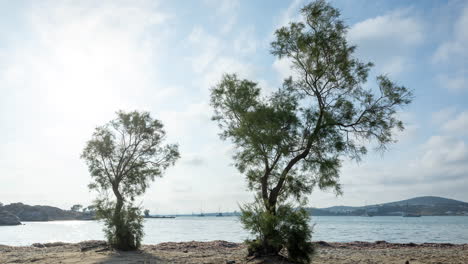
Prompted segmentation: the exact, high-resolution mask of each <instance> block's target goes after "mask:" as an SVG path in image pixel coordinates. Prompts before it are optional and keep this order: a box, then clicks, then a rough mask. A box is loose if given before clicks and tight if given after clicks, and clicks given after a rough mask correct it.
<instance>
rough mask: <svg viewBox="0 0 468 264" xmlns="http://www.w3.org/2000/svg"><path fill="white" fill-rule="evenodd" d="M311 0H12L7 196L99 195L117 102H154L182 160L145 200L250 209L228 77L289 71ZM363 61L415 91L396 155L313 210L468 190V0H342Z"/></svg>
mask: <svg viewBox="0 0 468 264" xmlns="http://www.w3.org/2000/svg"><path fill="white" fill-rule="evenodd" d="M307 3H308V2H307V1H305V0H303V1H301V0H292V1H284V0H275V1H270V0H268V1H266V0H265V1H247V0H231V1H228V0H226V1H221V0H218V1H216V0H200V1H189V0H179V1H145V0H138V1H91V0H89V1H87V0H80V1H47V0H45V1H32V0H31V1H21V0H19V1H7V0H0V202H3V203H4V204H6V203H12V202H23V203H26V204H41V205H52V206H57V207H60V208H70V207H71V206H72V205H73V204H77V203H78V204H83V205H89V204H90V203H91V201H92V200H93V199H94V198H95V197H96V193H94V192H90V191H89V190H88V188H87V185H88V184H89V183H90V182H91V177H90V175H89V173H88V170H87V167H86V164H85V162H84V161H83V160H82V159H80V154H81V152H82V150H83V148H84V146H85V143H86V141H87V140H89V139H90V138H91V135H92V133H93V130H94V128H95V127H97V126H100V125H103V124H105V123H106V122H108V121H110V120H112V119H113V118H115V112H116V111H118V110H124V111H131V110H138V111H149V112H150V113H151V115H152V117H154V118H156V119H159V120H161V121H162V122H163V124H164V126H165V130H166V132H167V135H168V143H178V144H179V145H180V152H181V159H180V160H179V161H178V162H177V163H176V165H175V166H174V167H171V168H170V169H168V170H167V171H166V173H165V175H164V177H163V178H158V179H156V180H155V181H154V182H153V183H152V184H151V187H150V188H149V189H148V190H147V192H146V194H144V195H143V196H142V197H141V198H140V199H139V202H141V206H143V207H144V208H148V209H150V210H151V212H152V213H160V214H173V213H191V212H195V213H198V212H199V211H201V210H203V211H204V212H215V211H218V210H221V211H233V210H238V205H239V204H242V203H245V202H248V201H251V200H252V197H253V194H252V193H251V192H249V191H248V190H247V184H246V181H245V179H244V177H243V176H242V175H241V174H240V173H239V172H237V171H236V169H235V168H234V167H233V166H232V164H233V160H232V158H231V156H232V154H233V150H234V147H233V145H232V144H231V143H230V142H228V141H222V140H221V139H220V138H219V136H218V134H219V133H220V130H219V128H218V127H217V125H216V124H215V123H214V122H213V121H211V120H210V118H211V116H212V109H211V107H210V105H209V92H210V88H212V87H213V86H214V85H216V84H217V82H218V81H219V80H220V78H221V76H222V74H223V73H237V74H238V75H239V76H240V77H241V78H247V79H250V80H253V81H255V82H258V83H259V85H260V86H261V87H262V89H264V92H265V93H268V92H271V91H273V90H275V89H276V88H278V87H280V86H281V83H282V80H283V79H284V78H285V77H288V76H290V75H291V70H290V69H289V65H290V64H289V62H288V61H287V60H284V59H282V60H278V59H277V58H275V57H274V56H273V55H271V54H270V42H271V41H272V40H273V39H274V32H275V30H276V29H278V28H279V27H281V26H285V25H287V24H288V23H289V22H293V21H298V20H300V15H299V10H300V8H301V7H302V6H304V5H305V4H307ZM330 3H331V4H332V5H333V6H335V7H337V8H339V9H340V11H341V15H342V19H343V20H344V21H345V23H346V24H347V25H348V26H349V31H348V35H347V38H348V41H349V42H350V43H352V44H353V45H357V47H358V48H357V52H356V56H357V57H358V58H360V59H362V60H364V61H372V62H374V63H375V67H374V68H373V70H372V71H371V74H370V77H369V82H368V83H367V84H366V85H368V86H369V87H373V86H375V84H376V82H375V76H376V75H378V74H386V75H387V76H388V77H389V78H391V79H392V80H393V81H395V82H397V83H398V84H399V85H404V86H406V87H408V88H410V89H412V90H413V91H414V94H415V99H414V101H413V103H412V104H411V105H410V106H409V107H407V108H405V109H404V110H403V111H401V112H399V113H398V115H399V117H400V118H401V119H402V120H403V121H404V122H405V124H406V130H405V131H404V132H399V133H398V134H397V139H398V143H396V144H393V145H392V146H390V148H389V149H388V151H387V152H385V153H383V154H382V153H380V152H375V151H370V152H369V153H368V155H367V156H366V157H364V159H363V160H362V161H361V162H360V163H356V162H352V161H345V162H344V165H343V168H342V170H341V177H340V182H341V184H342V185H343V192H344V193H343V195H341V196H338V197H337V196H336V195H335V194H334V193H333V192H332V191H320V190H314V192H313V194H312V195H310V197H309V198H310V199H309V206H313V207H328V206H334V205H364V204H376V203H383V202H390V201H395V200H402V199H407V198H412V197H416V196H423V195H434V196H442V197H447V198H453V199H458V200H462V201H468V192H467V191H466V190H467V189H468V146H467V144H468V49H467V48H466V47H467V46H468V2H467V1H462V0H460V1H439V0H437V1H435V0H434V1H431V0H419V1H400V0H396V1H381V0H357V1H344V0H340V1H339V0H335V1H331V2H330Z"/></svg>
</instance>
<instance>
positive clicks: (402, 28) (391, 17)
mask: <svg viewBox="0 0 468 264" xmlns="http://www.w3.org/2000/svg"><path fill="white" fill-rule="evenodd" d="M410 11H411V10H409V9H408V10H396V11H393V12H390V13H387V14H385V15H382V16H377V17H374V18H369V19H366V20H364V21H362V22H359V23H356V24H355V25H353V26H352V27H351V29H350V30H349V32H348V34H349V40H350V41H351V42H353V43H360V42H363V41H372V42H375V41H378V42H384V41H385V42H387V41H389V42H391V43H392V45H416V44H419V43H421V42H422V41H423V39H424V34H423V26H422V24H421V22H420V21H419V20H418V19H416V18H414V17H410V16H409V14H410Z"/></svg>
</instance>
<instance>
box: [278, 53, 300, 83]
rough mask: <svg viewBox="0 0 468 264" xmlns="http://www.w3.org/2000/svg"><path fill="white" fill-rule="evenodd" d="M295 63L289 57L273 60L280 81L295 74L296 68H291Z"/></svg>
mask: <svg viewBox="0 0 468 264" xmlns="http://www.w3.org/2000/svg"><path fill="white" fill-rule="evenodd" d="M292 66H293V63H292V61H291V59H289V58H281V59H276V60H275V61H274V62H273V69H274V70H275V71H276V72H277V73H278V77H279V79H280V81H282V80H284V79H286V78H289V77H291V76H293V77H294V76H295V73H294V70H293V69H292V68H291V67H292Z"/></svg>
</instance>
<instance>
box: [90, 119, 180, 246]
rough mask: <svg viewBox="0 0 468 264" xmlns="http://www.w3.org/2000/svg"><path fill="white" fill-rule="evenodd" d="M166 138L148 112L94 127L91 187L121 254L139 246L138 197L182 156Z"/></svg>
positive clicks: (98, 214)
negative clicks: (112, 196)
mask: <svg viewBox="0 0 468 264" xmlns="http://www.w3.org/2000/svg"><path fill="white" fill-rule="evenodd" d="M165 138H166V133H165V131H164V129H163V124H162V123H161V122H160V121H159V120H156V119H152V118H151V116H150V114H149V113H147V112H136V111H134V112H129V113H126V112H122V111H119V112H117V118H116V119H114V120H112V121H110V122H109V123H107V124H106V125H104V126H101V127H98V128H96V130H95V132H94V133H93V136H92V139H91V140H90V141H88V142H87V144H86V147H85V148H84V150H83V153H82V155H81V157H82V158H83V159H85V160H86V163H87V165H88V168H89V171H90V173H91V177H92V179H93V182H92V183H91V184H89V188H90V189H93V190H97V191H98V192H99V193H100V197H99V198H98V199H97V200H96V203H95V205H96V209H97V212H96V213H97V216H98V217H99V218H101V219H104V221H105V225H106V228H105V232H106V235H107V238H108V241H109V243H110V244H111V245H113V246H114V247H115V248H117V249H122V250H132V249H136V248H138V247H139V246H140V242H141V239H142V236H143V230H142V221H143V220H142V214H141V210H140V208H138V207H136V206H134V204H133V203H134V201H135V198H136V197H137V196H139V195H142V194H143V193H144V192H145V191H146V188H147V187H148V186H149V183H150V182H151V181H154V179H155V177H161V176H162V175H163V172H164V171H165V170H166V169H167V168H168V167H169V166H170V165H173V164H174V163H175V161H176V160H177V159H178V158H179V156H180V155H179V151H178V146H177V145H176V144H167V145H163V144H164V141H165ZM109 191H111V192H112V193H113V194H114V198H111V197H110V196H109Z"/></svg>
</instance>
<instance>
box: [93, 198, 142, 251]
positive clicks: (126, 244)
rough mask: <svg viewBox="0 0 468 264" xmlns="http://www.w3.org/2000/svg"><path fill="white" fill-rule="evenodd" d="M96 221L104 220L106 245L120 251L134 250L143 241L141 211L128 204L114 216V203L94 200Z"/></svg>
mask: <svg viewBox="0 0 468 264" xmlns="http://www.w3.org/2000/svg"><path fill="white" fill-rule="evenodd" d="M95 202H96V203H95V204H96V208H97V211H96V212H97V214H96V217H97V218H98V219H103V220H104V233H105V234H106V238H107V241H108V243H109V244H110V245H111V246H113V247H114V248H118V249H120V250H135V249H138V248H139V247H140V245H141V240H142V239H143V235H144V234H143V216H142V214H141V209H140V208H138V207H135V206H133V204H131V203H129V204H126V205H125V206H123V207H122V210H121V212H120V214H119V215H118V216H117V215H115V214H114V210H115V207H116V204H115V202H112V201H109V200H106V199H102V200H96V201H95Z"/></svg>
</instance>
